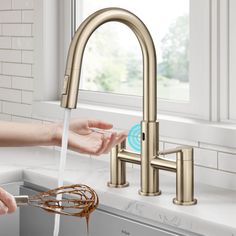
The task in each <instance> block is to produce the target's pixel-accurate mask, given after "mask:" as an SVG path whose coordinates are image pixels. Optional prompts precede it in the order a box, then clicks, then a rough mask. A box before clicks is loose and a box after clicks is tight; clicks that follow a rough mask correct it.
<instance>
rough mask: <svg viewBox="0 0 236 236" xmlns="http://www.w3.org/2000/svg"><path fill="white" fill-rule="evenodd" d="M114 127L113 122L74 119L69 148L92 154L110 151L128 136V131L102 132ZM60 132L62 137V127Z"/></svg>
mask: <svg viewBox="0 0 236 236" xmlns="http://www.w3.org/2000/svg"><path fill="white" fill-rule="evenodd" d="M112 127H113V125H112V124H110V123H107V122H104V121H98V120H79V119H74V120H72V121H71V122H70V125H69V135H68V137H69V138H68V148H69V149H71V150H73V151H77V152H80V153H86V154H91V155H101V154H102V153H108V152H109V151H110V149H111V148H112V147H113V146H115V145H117V144H118V143H120V142H122V141H123V140H124V139H125V138H126V137H127V134H126V132H119V133H116V132H111V133H110V134H104V133H103V132H102V130H109V129H111V128H112ZM93 128H96V129H101V132H99V131H98V132H94V131H93V130H92V129H93ZM59 133H60V134H59V136H60V137H61V133H62V128H61V129H60V131H59Z"/></svg>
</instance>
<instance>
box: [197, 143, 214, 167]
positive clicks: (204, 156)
mask: <svg viewBox="0 0 236 236" xmlns="http://www.w3.org/2000/svg"><path fill="white" fill-rule="evenodd" d="M194 163H195V164H196V165H201V166H205V167H210V168H216V169H217V152H216V151H212V150H207V149H201V148H194Z"/></svg>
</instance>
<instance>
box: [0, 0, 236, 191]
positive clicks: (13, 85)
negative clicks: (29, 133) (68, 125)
mask: <svg viewBox="0 0 236 236" xmlns="http://www.w3.org/2000/svg"><path fill="white" fill-rule="evenodd" d="M34 10H35V9H34V1H33V0H0V120H12V121H22V122H25V121H27V122H43V120H42V119H41V118H38V119H37V118H35V116H34V118H32V102H33V93H34V92H35V91H37V88H34V86H35V85H34V79H35V76H34V57H37V55H34V44H33V41H34V35H35V33H34V17H33V16H34ZM222 138H223V137H222ZM162 141H163V142H162V144H163V145H161V147H163V148H169V147H173V146H176V145H179V144H181V145H182V144H187V145H192V146H194V147H195V165H196V168H195V170H196V179H197V181H201V182H205V183H208V184H212V185H216V186H222V187H227V188H232V189H236V149H229V148H227V147H224V146H215V145H212V144H209V143H201V142H192V141H190V140H179V139H171V138H168V137H162Z"/></svg>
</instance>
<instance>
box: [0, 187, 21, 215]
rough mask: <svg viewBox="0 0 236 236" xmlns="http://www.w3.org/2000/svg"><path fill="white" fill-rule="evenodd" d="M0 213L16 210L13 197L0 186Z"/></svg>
mask: <svg viewBox="0 0 236 236" xmlns="http://www.w3.org/2000/svg"><path fill="white" fill-rule="evenodd" d="M0 200H1V201H0V215H1V214H6V213H12V212H15V211H16V208H17V206H16V202H15V199H14V197H13V196H12V195H11V194H9V193H8V192H6V191H5V190H4V189H2V188H0Z"/></svg>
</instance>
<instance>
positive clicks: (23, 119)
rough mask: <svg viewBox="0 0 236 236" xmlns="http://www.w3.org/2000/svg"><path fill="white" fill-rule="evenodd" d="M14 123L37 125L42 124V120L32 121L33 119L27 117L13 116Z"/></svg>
mask: <svg viewBox="0 0 236 236" xmlns="http://www.w3.org/2000/svg"><path fill="white" fill-rule="evenodd" d="M12 121H14V122H22V123H37V124H42V121H41V120H38V119H32V118H27V117H22V116H14V115H13V116H12Z"/></svg>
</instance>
